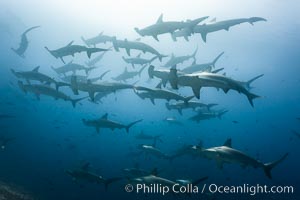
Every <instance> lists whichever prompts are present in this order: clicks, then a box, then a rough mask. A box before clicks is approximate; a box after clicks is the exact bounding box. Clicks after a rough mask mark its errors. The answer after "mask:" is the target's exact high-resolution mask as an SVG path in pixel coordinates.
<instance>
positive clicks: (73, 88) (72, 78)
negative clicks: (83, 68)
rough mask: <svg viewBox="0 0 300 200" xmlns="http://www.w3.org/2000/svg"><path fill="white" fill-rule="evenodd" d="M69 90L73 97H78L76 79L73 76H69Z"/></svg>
mask: <svg viewBox="0 0 300 200" xmlns="http://www.w3.org/2000/svg"><path fill="white" fill-rule="evenodd" d="M71 89H72V91H73V93H74V94H75V95H78V94H79V93H78V85H77V77H76V76H75V75H72V76H71Z"/></svg>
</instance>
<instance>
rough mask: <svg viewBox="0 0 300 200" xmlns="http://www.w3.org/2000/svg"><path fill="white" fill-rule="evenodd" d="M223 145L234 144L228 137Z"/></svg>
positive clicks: (229, 145)
mask: <svg viewBox="0 0 300 200" xmlns="http://www.w3.org/2000/svg"><path fill="white" fill-rule="evenodd" d="M223 146H226V147H230V148H231V147H232V145H231V138H229V139H227V140H226V141H225V143H224V144H223Z"/></svg>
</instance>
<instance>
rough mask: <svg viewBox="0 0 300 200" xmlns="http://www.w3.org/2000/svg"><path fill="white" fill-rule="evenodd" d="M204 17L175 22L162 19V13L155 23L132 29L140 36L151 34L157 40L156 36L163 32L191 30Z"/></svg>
mask: <svg viewBox="0 0 300 200" xmlns="http://www.w3.org/2000/svg"><path fill="white" fill-rule="evenodd" d="M207 18H208V16H206V17H201V18H197V19H195V20H186V21H185V22H176V21H167V22H164V21H163V14H161V15H160V16H159V18H158V19H157V21H156V23H155V24H153V25H150V26H148V27H145V28H143V29H139V28H134V30H135V31H136V32H137V33H138V34H139V35H140V36H152V37H153V38H154V39H155V40H157V41H159V40H158V38H157V36H158V35H161V34H165V33H170V34H171V35H172V33H174V32H175V31H176V30H180V29H191V30H193V28H194V26H196V25H197V24H199V23H200V22H202V21H203V20H205V19H207Z"/></svg>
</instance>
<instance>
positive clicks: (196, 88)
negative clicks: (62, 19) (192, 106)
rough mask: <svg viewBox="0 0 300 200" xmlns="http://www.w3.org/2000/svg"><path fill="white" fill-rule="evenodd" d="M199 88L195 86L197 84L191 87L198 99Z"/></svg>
mask: <svg viewBox="0 0 300 200" xmlns="http://www.w3.org/2000/svg"><path fill="white" fill-rule="evenodd" d="M200 89H201V87H197V86H194V87H192V90H193V93H194V95H195V97H196V98H197V99H200Z"/></svg>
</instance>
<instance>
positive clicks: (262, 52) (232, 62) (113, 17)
mask: <svg viewBox="0 0 300 200" xmlns="http://www.w3.org/2000/svg"><path fill="white" fill-rule="evenodd" d="M1 4H2V6H1V8H0V38H1V45H0V63H1V68H0V70H1V79H0V92H1V96H0V116H2V115H3V117H0V130H1V131H0V138H2V137H6V138H11V141H10V142H8V143H7V144H6V145H5V148H2V149H1V150H0V160H1V165H0V182H3V184H7V185H10V186H11V187H14V188H17V190H20V191H26V192H28V193H30V194H31V195H32V196H33V197H34V198H36V199H45V200H47V199H65V200H68V199H70V200H73V199H74V200H75V199H80V200H81V199H108V198H109V199H120V198H122V199H176V198H179V199H180V198H182V199H186V198H190V199H199V198H203V199H250V198H251V199H253V198H257V199H299V194H298V188H299V186H300V184H299V180H300V175H299V170H298V169H299V167H300V163H299V161H298V153H299V142H300V141H299V135H298V134H297V133H299V132H300V128H299V125H300V121H299V117H300V114H299V110H300V106H299V103H298V102H299V100H300V93H299V86H300V77H299V72H300V71H299V62H300V57H299V44H300V37H299V31H300V24H299V21H298V20H297V19H299V13H298V10H299V8H300V6H299V3H298V2H297V1H284V2H275V1H270V0H264V1H245V2H244V3H243V5H241V3H240V2H239V1H234V0H231V1H228V2H227V3H226V4H225V2H222V3H221V2H219V1H203V2H198V1H184V2H181V1H174V2H173V1H172V2H171V1H165V2H163V3H161V2H158V1H153V2H152V1H149V2H148V1H141V2H140V1H128V2H127V1H126V2H123V1H117V0H116V1H112V2H101V1H91V0H90V1H64V2H60V1H41V2H35V1H29V0H25V1H22V2H18V1H7V2H2V3H0V5H1ZM24 8H26V9H24ZM161 13H163V14H164V20H166V21H169V20H170V21H183V20H186V19H195V18H198V17H203V16H210V18H209V20H211V19H213V18H214V17H215V18H216V21H217V22H218V21H222V20H228V19H236V18H245V17H263V18H265V19H267V21H266V22H257V23H254V25H253V26H252V25H251V24H249V23H243V24H240V25H237V26H234V27H231V28H230V29H229V31H225V30H221V31H218V32H213V33H209V34H208V35H207V41H206V42H204V41H202V39H201V36H200V35H199V34H195V35H193V36H191V37H190V39H189V41H185V40H184V39H183V38H179V39H178V41H177V42H174V41H173V40H172V38H171V36H170V34H164V35H160V36H158V38H159V42H157V41H156V40H155V39H153V38H151V37H141V36H140V35H138V34H137V33H136V32H135V31H134V28H135V27H139V28H142V27H146V26H148V25H151V24H153V23H155V22H156V20H157V18H158V17H159V15H160V14H161ZM209 20H208V21H209ZM37 25H40V26H41V27H40V28H38V29H35V30H33V31H32V32H30V33H28V39H29V46H28V49H27V50H26V52H25V58H21V57H19V56H18V55H16V54H15V53H14V52H13V51H12V50H11V48H12V47H14V48H16V47H17V46H18V44H19V42H20V35H21V34H22V33H23V32H24V31H25V30H26V29H28V28H30V27H32V26H37ZM102 31H103V33H104V34H106V35H110V36H116V37H117V38H119V39H122V40H123V39H125V38H127V39H128V40H131V41H134V40H136V39H138V38H140V41H141V42H144V43H146V44H149V45H151V46H153V47H154V48H155V49H156V50H158V51H159V52H161V53H162V54H165V55H171V54H172V53H174V54H175V55H176V56H180V55H190V54H192V53H193V52H194V50H195V49H196V48H198V52H197V54H196V61H197V63H206V62H210V61H212V60H213V59H214V58H215V57H216V56H217V55H218V54H220V53H221V52H224V55H223V56H222V57H221V58H220V60H219V61H218V62H217V63H216V68H223V67H224V72H226V76H228V77H230V78H233V79H236V80H240V81H247V80H250V79H251V78H253V77H255V76H257V75H260V74H264V76H263V77H262V78H260V79H258V80H256V81H255V82H253V83H252V86H253V87H254V88H253V89H252V90H251V91H253V92H254V93H255V94H258V95H260V96H261V98H258V99H255V100H254V107H251V105H250V104H249V102H248V100H247V98H246V97H245V96H244V95H242V94H238V93H237V92H236V91H229V92H228V93H227V94H225V93H224V92H223V91H217V90H216V89H215V88H203V89H202V90H201V98H200V100H199V101H200V102H203V103H207V104H208V103H216V104H218V106H217V107H216V109H217V110H221V109H226V110H228V113H226V114H225V115H224V116H222V118H221V119H218V118H214V119H210V120H203V121H200V122H199V123H195V122H193V121H190V120H189V118H190V117H191V116H193V115H194V114H195V112H194V111H192V110H189V111H183V115H180V114H179V113H178V112H177V111H175V110H172V111H169V110H168V109H167V108H166V107H165V103H166V101H165V100H155V105H153V104H152V103H151V101H150V100H149V99H146V100H142V99H140V98H139V97H138V96H137V95H136V94H135V93H134V91H133V90H132V89H131V90H130V89H129V90H122V91H117V92H116V93H113V94H110V95H108V96H107V97H104V98H103V99H102V102H101V103H98V104H95V103H93V102H91V101H90V100H88V99H85V100H83V101H81V102H79V103H78V105H77V106H76V108H73V107H72V105H71V103H70V102H66V101H63V100H55V99H53V98H51V97H46V96H41V97H40V100H38V99H37V98H36V97H35V95H33V94H32V93H28V94H25V93H23V92H22V90H21V89H20V88H19V87H18V84H17V81H18V79H17V78H16V77H15V76H14V75H13V74H12V73H11V71H10V69H14V70H15V71H29V70H32V69H33V68H35V67H36V66H40V69H39V70H40V72H42V73H44V74H47V75H48V76H50V77H53V78H55V79H57V80H59V76H58V75H57V74H56V73H55V72H54V71H53V70H52V69H51V66H53V67H59V66H62V65H63V63H62V62H61V60H59V59H55V58H54V57H53V56H51V55H50V54H49V52H47V51H46V50H45V48H44V47H45V46H47V47H49V48H50V49H56V48H60V47H63V46H65V45H67V44H68V43H69V42H71V41H74V43H75V44H80V45H84V43H83V41H82V40H81V39H80V37H81V36H84V37H85V38H90V37H93V36H96V35H98V34H99V33H100V32H102ZM111 46H112V44H111V43H106V44H100V45H97V47H100V48H110V47H111ZM139 53H140V52H139V51H136V50H132V55H131V56H137V55H138V54H139ZM95 56H96V55H92V58H94V57H95ZM122 56H124V57H129V56H128V55H127V54H126V51H125V50H124V49H120V52H117V51H115V50H114V48H112V50H110V51H108V52H107V53H106V54H105V55H104V57H103V59H102V60H101V61H100V62H99V67H98V68H97V69H95V70H93V71H92V72H91V73H90V76H91V77H96V76H98V75H100V74H102V73H103V72H105V71H106V70H111V71H110V73H108V74H107V75H106V76H105V77H104V81H107V82H112V81H113V80H112V77H115V76H117V75H119V74H120V73H122V72H123V71H124V68H125V67H127V68H128V69H129V70H137V69H139V68H138V67H135V68H132V67H131V65H129V64H126V63H125V62H124V61H123V59H122ZM141 56H142V57H144V58H147V59H150V58H152V56H153V55H151V54H149V53H146V54H143V53H142V55H141ZM64 59H65V61H66V62H70V61H72V60H73V62H76V63H81V64H84V62H85V61H88V58H87V56H86V54H84V53H81V54H76V55H75V56H74V57H71V56H68V57H65V58H64ZM168 59H169V58H164V59H163V61H162V62H159V60H155V61H154V62H153V63H152V64H153V65H154V66H155V67H160V66H162V65H163V64H164V63H166V61H167V60H168ZM191 64H192V60H189V61H186V62H184V63H183V64H179V65H178V67H179V68H180V67H185V66H189V65H191ZM146 69H147V67H146ZM222 73H223V72H222ZM222 73H221V74H222ZM79 74H80V75H84V73H79ZM136 81H138V82H137V83H135V82H136ZM128 83H130V84H133V83H135V85H142V86H147V87H150V88H154V87H155V86H156V85H157V84H158V83H159V80H158V79H149V76H148V73H147V70H145V71H143V73H142V75H141V77H138V76H137V77H135V78H134V79H132V80H129V81H128ZM24 84H25V82H24ZM167 88H170V86H169V85H168V86H167ZM60 91H63V92H64V93H66V94H67V95H69V96H72V98H73V97H74V98H77V97H76V96H75V95H74V94H73V92H72V90H71V89H70V88H68V87H64V88H61V89H60ZM172 91H173V90H172ZM175 92H177V91H175ZM178 92H179V93H180V94H182V95H185V96H189V95H192V90H191V89H190V88H180V90H179V91H178ZM79 96H80V97H84V96H87V93H84V92H80V95H79ZM194 100H196V99H194ZM172 103H174V102H172ZM105 113H108V118H109V119H111V120H114V121H117V122H120V123H122V124H129V123H131V122H133V121H135V120H139V119H143V121H142V122H140V123H138V124H136V125H134V126H133V127H132V128H130V131H129V133H126V131H125V130H124V129H121V130H119V129H116V130H113V131H112V130H110V129H100V133H99V134H98V133H97V132H96V129H95V128H92V127H87V126H85V125H84V124H83V123H82V119H98V118H100V117H101V116H103V115H104V114H105ZM6 115H9V116H6ZM168 117H173V118H176V119H177V120H178V121H179V122H180V123H181V124H180V125H176V124H169V123H167V122H166V121H165V120H164V119H165V118H168ZM141 131H143V132H144V133H146V134H149V135H162V136H161V140H162V142H157V144H156V147H157V148H159V149H160V150H161V151H162V152H165V153H166V154H168V155H172V154H174V153H175V152H176V151H177V150H178V149H179V148H180V147H182V146H183V145H197V144H198V143H199V142H200V141H202V143H203V147H205V148H209V147H216V146H221V145H222V144H223V143H224V142H225V141H226V139H228V138H231V139H232V146H233V148H235V149H238V150H241V151H243V152H245V153H246V154H247V155H250V156H251V157H253V158H255V159H258V160H261V161H262V162H263V163H267V162H271V161H274V160H277V159H279V158H280V157H281V156H282V155H284V154H285V153H289V155H288V157H287V158H286V160H284V161H283V162H282V163H280V164H279V165H278V166H276V167H275V168H274V169H273V170H272V176H273V179H268V178H267V177H266V176H265V175H264V172H263V170H261V169H255V168H252V167H247V168H245V169H244V168H242V167H241V166H240V165H238V164H224V168H223V169H218V167H217V165H216V163H215V161H213V160H208V159H205V158H202V157H191V156H182V157H179V158H176V159H173V160H169V159H161V158H156V157H153V156H151V155H144V154H141V155H140V154H139V149H138V146H139V145H141V144H147V145H152V141H151V140H149V141H143V140H138V139H136V137H135V136H136V135H138V134H139V133H140V132H141ZM295 132H296V133H295ZM0 141H1V140H0ZM86 163H90V168H91V169H90V170H91V171H93V172H94V173H96V174H98V175H101V176H103V177H104V178H112V177H124V179H123V180H121V181H118V182H116V183H112V184H111V185H110V186H109V187H108V189H107V190H105V187H104V186H103V184H95V183H89V182H87V181H84V180H83V181H82V180H77V181H74V179H73V178H72V177H70V176H69V175H68V174H67V173H66V170H73V169H79V168H81V167H82V166H83V165H84V164H86ZM133 167H138V168H140V169H145V170H148V171H151V170H152V169H154V168H157V169H159V171H161V172H160V173H159V176H161V177H164V178H168V179H170V180H176V179H192V180H195V179H198V178H200V177H205V176H208V179H207V180H206V181H204V182H203V183H201V184H200V187H201V186H202V185H203V184H205V183H206V184H218V185H228V186H232V185H242V184H249V185H256V184H261V185H265V184H266V185H268V186H272V185H275V186H293V188H294V193H293V194H259V195H256V196H251V195H248V194H191V195H180V196H177V195H172V194H170V195H166V196H162V195H161V194H136V193H134V192H133V193H126V192H125V190H124V187H125V185H126V184H128V183H129V182H130V180H128V179H127V177H125V176H124V172H123V169H124V168H133Z"/></svg>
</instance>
